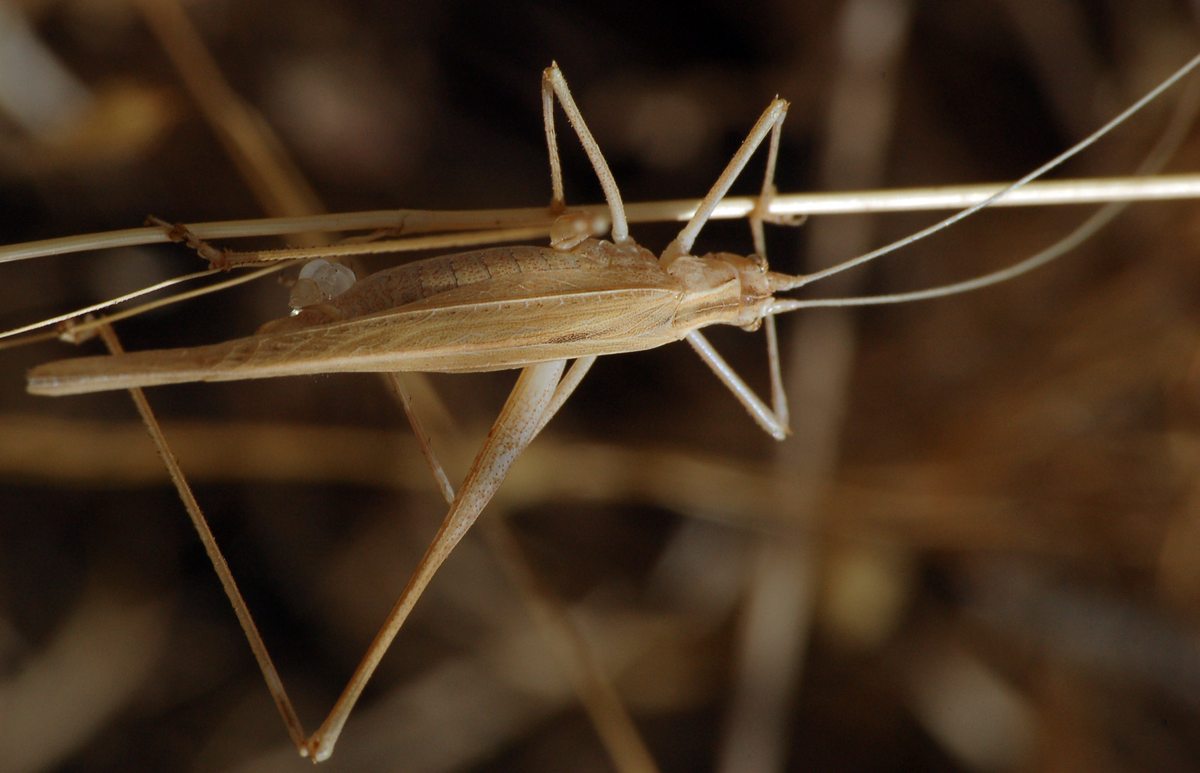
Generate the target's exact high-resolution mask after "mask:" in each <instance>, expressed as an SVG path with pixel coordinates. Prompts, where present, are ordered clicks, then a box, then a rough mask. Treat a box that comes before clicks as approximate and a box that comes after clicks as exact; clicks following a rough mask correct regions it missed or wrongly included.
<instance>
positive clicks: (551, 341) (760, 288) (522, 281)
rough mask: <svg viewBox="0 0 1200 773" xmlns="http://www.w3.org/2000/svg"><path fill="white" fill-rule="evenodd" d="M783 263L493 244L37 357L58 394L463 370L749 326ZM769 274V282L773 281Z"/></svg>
mask: <svg viewBox="0 0 1200 773" xmlns="http://www.w3.org/2000/svg"><path fill="white" fill-rule="evenodd" d="M789 279H790V278H789V277H785V276H784V275H779V274H774V273H773V272H768V271H767V270H766V267H765V264H764V263H763V262H761V261H757V260H753V259H751V258H744V257H740V256H737V255H733V254H730V253H719V254H716V255H705V256H704V257H692V256H684V257H681V258H678V259H676V260H675V261H674V262H673V263H672V264H671V265H670V266H668V267H667V268H665V269H664V268H663V267H662V266H661V265H660V263H659V260H658V258H656V257H655V256H654V255H653V253H651V252H650V251H648V250H646V249H644V248H642V247H639V246H637V245H636V244H634V243H633V242H628V243H626V244H623V245H616V244H613V243H612V242H608V241H600V240H596V239H587V240H585V241H583V242H582V243H580V244H579V245H577V246H575V247H573V248H571V249H570V250H557V249H553V248H548V247H528V246H521V247H497V248H493V249H487V250H477V251H473V252H466V253H461V254H457V255H445V256H440V257H436V258H430V259H427V260H423V261H418V262H415V263H410V264H407V265H403V266H399V267H396V268H393V269H388V270H385V271H381V272H378V273H376V274H372V275H371V276H368V277H366V278H365V279H363V280H362V281H359V282H357V283H355V285H354V286H353V287H351V288H350V289H349V290H347V291H346V292H344V293H342V294H340V295H338V296H336V297H334V298H332V299H330V300H328V301H326V302H324V303H320V304H317V305H315V306H310V307H307V308H305V309H303V310H301V311H300V312H299V313H298V314H297V315H295V316H292V317H287V318H284V319H281V320H278V321H276V322H271V323H267V324H266V325H264V326H263V329H262V331H260V333H259V334H257V335H254V336H250V337H247V338H242V339H237V340H232V341H227V342H223V343H219V344H212V345H209V346H200V347H193V348H182V349H171V350H162V351H145V352H135V353H131V354H125V355H120V356H116V357H106V356H98V357H86V358H76V359H70V360H63V361H60V362H55V363H49V364H47V365H43V366H41V367H38V368H35V369H34V370H33V371H32V372H31V373H30V377H29V390H30V391H31V392H34V393H36V394H46V395H64V394H75V393H80V392H93V391H98V390H105V389H121V388H128V387H134V386H150V385H156V384H172V383H180V382H188V381H228V380H234V379H245V378H265V377H270V376H293V375H302V374H311V373H328V372H333V371H430V372H469V371H486V370H502V369H508V368H518V367H524V366H526V365H531V364H534V363H537V362H545V361H547V360H556V359H573V358H577V357H583V356H588V355H601V354H615V353H618V352H627V351H636V350H641V349H649V348H653V347H656V346H661V345H663V344H666V343H670V342H673V341H678V340H681V339H682V338H684V337H685V336H686V335H687V333H688V332H689V331H691V330H693V329H696V328H699V327H703V326H705V325H711V324H715V323H728V324H734V325H740V326H743V327H753V326H756V325H757V324H758V323H759V321H761V319H762V318H763V315H764V313H765V311H766V308H767V306H768V305H769V303H770V302H771V300H772V289H773V287H777V286H787V285H788V284H789V282H788V280H789ZM773 281H774V285H773V284H772V282H773Z"/></svg>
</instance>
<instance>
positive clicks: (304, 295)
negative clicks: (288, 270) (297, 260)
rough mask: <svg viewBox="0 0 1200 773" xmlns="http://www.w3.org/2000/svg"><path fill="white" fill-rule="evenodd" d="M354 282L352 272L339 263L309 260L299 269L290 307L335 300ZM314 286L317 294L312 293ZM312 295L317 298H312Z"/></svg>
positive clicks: (295, 307) (302, 306) (297, 307)
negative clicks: (298, 276)
mask: <svg viewBox="0 0 1200 773" xmlns="http://www.w3.org/2000/svg"><path fill="white" fill-rule="evenodd" d="M355 280H356V277H355V276H354V272H353V271H351V270H350V269H349V268H347V267H346V266H343V265H342V264H340V263H330V262H329V261H327V260H322V259H320V258H318V259H316V260H310V261H309V262H308V263H306V264H305V265H304V268H302V269H300V278H299V280H298V281H297V282H296V287H295V288H294V290H293V292H292V298H291V306H292V308H294V309H299V308H304V307H305V306H312V305H314V304H316V303H323V302H324V301H327V300H329V299H330V298H336V297H337V296H339V295H341V294H342V293H344V292H346V291H347V290H349V289H350V288H351V287H353V286H354V282H355ZM314 286H315V289H316V290H317V291H318V292H317V293H314V292H313V289H314ZM297 290H300V292H297ZM314 295H319V297H317V298H314V297H313V296H314Z"/></svg>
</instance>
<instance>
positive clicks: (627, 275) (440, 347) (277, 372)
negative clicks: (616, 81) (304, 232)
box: [29, 65, 805, 760]
mask: <svg viewBox="0 0 1200 773" xmlns="http://www.w3.org/2000/svg"><path fill="white" fill-rule="evenodd" d="M555 97H557V98H558V100H559V102H560V104H561V105H562V108H563V110H564V112H565V113H566V115H567V117H568V119H569V120H570V122H571V124H572V126H574V128H575V130H576V133H577V134H578V135H579V138H580V140H581V142H582V143H583V146H584V149H585V151H586V152H587V155H588V158H589V159H590V160H591V163H592V166H593V168H594V169H595V171H596V174H597V176H598V177H599V178H600V182H601V185H602V187H603V189H604V194H605V198H606V200H607V203H608V206H609V210H610V212H611V223H612V226H611V237H612V240H611V241H605V240H599V239H594V238H587V237H585V236H583V235H579V229H578V228H577V227H576V226H578V225H579V224H580V223H579V220H578V218H574V217H572V215H570V214H569V213H566V214H564V215H563V216H562V218H560V223H559V224H558V225H559V227H558V228H557V229H556V233H561V234H562V236H561V237H560V238H556V239H555V240H554V243H553V244H552V246H549V247H536V246H516V247H496V248H492V249H483V250H476V251H471V252H464V253H459V254H455V255H445V256H441V257H435V258H430V259H427V260H422V261H417V262H414V263H409V264H406V265H402V266H399V267H397V268H393V269H390V270H386V271H381V272H379V273H376V274H373V275H371V276H368V277H366V278H365V279H363V280H361V281H358V282H356V283H354V284H353V286H351V287H350V288H349V289H348V290H346V291H345V292H343V293H341V294H338V295H336V296H334V297H330V298H327V299H321V300H319V301H318V302H317V303H315V304H312V305H309V306H307V307H305V308H302V309H300V310H299V311H298V313H296V314H295V315H294V316H291V317H287V318H284V319H281V320H278V321H276V322H273V323H268V324H267V325H265V326H263V328H262V329H261V330H260V331H259V332H258V333H257V334H256V335H253V336H249V337H247V338H241V339H236V340H232V341H227V342H223V343H218V344H212V345H209V346H198V347H190V348H181V349H167V350H156V351H143V352H133V353H128V354H120V355H116V356H97V357H82V358H75V359H69V360H61V361H58V362H51V363H48V364H45V365H42V366H39V367H37V368H34V369H33V371H31V372H30V374H29V391H30V392H32V393H34V394H44V395H67V394H78V393H85V392H96V391H102V390H111V389H126V388H136V387H143V386H152V385H159V384H175V383H183V382H193V381H229V380H236V379H256V378H267V377H272V376H289V375H301V374H313V373H330V372H339V371H357V372H363V371H370V372H403V371H426V372H449V373H462V372H473V371H491V370H505V369H511V368H522V369H523V370H522V372H521V374H520V376H519V378H518V379H517V383H516V385H515V386H514V388H513V391H512V393H511V394H510V395H509V398H508V400H507V402H506V403H505V405H504V407H503V408H502V409H501V411H500V415H499V417H498V418H497V419H496V421H495V424H494V425H493V427H492V430H491V432H490V433H489V434H488V437H487V439H486V440H485V441H484V444H483V447H482V449H481V450H480V451H479V454H478V455H477V457H476V459H475V461H474V463H473V464H472V466H471V469H470V471H469V472H468V473H467V476H466V478H465V480H464V481H463V482H462V485H461V486H460V487H459V489H458V493H457V495H456V496H455V497H454V500H453V503H452V504H451V506H450V509H449V512H448V513H447V515H446V517H445V519H444V521H443V523H442V526H441V528H440V529H439V530H438V533H437V535H436V536H435V537H434V538H433V541H432V542H431V543H430V545H429V548H428V549H427V551H426V553H425V555H424V557H423V558H422V559H421V562H420V563H419V564H418V566H417V568H416V570H415V571H414V573H413V575H412V577H411V579H410V580H409V582H408V585H407V586H406V587H405V588H404V590H403V591H402V593H401V595H400V598H399V600H398V601H397V602H396V605H395V606H394V608H393V609H392V611H391V613H390V614H389V615H388V617H387V620H386V621H385V623H384V625H383V627H382V629H381V630H380V632H379V633H378V635H377V636H376V638H375V640H374V641H373V642H372V644H371V646H370V648H369V649H368V651H367V654H366V656H365V657H364V659H363V661H362V663H361V664H360V665H359V667H358V669H357V670H356V671H355V673H354V675H353V676H352V677H351V679H350V681H349V683H348V684H347V686H346V688H345V690H344V692H343V693H342V695H341V697H340V698H339V699H338V701H337V703H336V704H335V706H334V708H333V709H332V711H331V712H330V714H329V716H328V717H327V718H326V720H325V722H324V723H323V724H322V725H321V727H320V728H318V729H317V731H316V732H315V733H314V734H313V735H311V736H308V737H306V736H305V735H304V733H303V731H302V730H301V729H300V727H299V723H298V720H296V715H295V712H294V710H293V709H292V708H291V705H290V701H289V700H288V698H287V696H286V694H284V693H283V691H282V685H280V684H279V682H278V677H277V675H275V674H274V673H270V674H268V675H267V681H268V685H269V686H270V688H271V690H272V692H273V694H274V696H275V698H276V702H277V704H278V705H279V706H280V710H281V713H282V714H283V716H284V719H285V722H286V723H287V724H288V727H289V731H290V732H291V734H292V737H293V739H294V740H296V741H297V745H298V747H299V749H300V752H301V753H302V754H304V755H307V756H310V757H311V758H312V759H314V760H322V759H326V758H327V757H328V756H329V755H330V754H331V753H332V751H333V747H334V744H335V743H336V741H337V738H338V735H339V734H340V732H341V729H342V727H343V725H344V724H345V722H346V718H347V716H348V715H349V713H350V711H351V709H352V708H353V706H354V703H355V702H356V700H357V698H358V696H359V694H360V693H361V691H362V689H363V686H364V685H365V684H366V682H367V680H368V679H369V678H370V676H371V674H372V672H373V671H374V669H375V667H376V665H377V664H378V662H379V660H380V659H381V658H382V656H383V654H384V652H385V651H386V650H387V648H388V646H389V644H390V643H391V641H392V639H393V638H394V637H395V635H396V632H397V631H398V630H399V628H400V626H401V625H402V624H403V622H404V620H405V618H406V617H407V616H408V614H409V612H410V610H411V609H412V608H413V606H414V604H415V603H416V601H417V599H418V598H419V597H420V596H421V594H422V592H423V591H424V589H425V587H426V585H428V583H429V581H430V580H431V579H432V577H433V575H434V573H435V572H436V571H437V570H438V568H439V567H440V566H441V564H442V563H443V561H445V559H446V557H447V556H448V555H449V554H450V552H451V551H452V550H453V549H454V547H455V546H456V545H457V544H458V542H459V540H461V539H462V537H463V535H464V534H465V533H466V532H467V530H468V529H469V528H470V527H471V525H472V524H473V523H474V522H475V520H476V519H477V518H478V517H479V515H480V513H481V512H482V511H483V509H484V507H485V506H486V505H487V503H488V501H489V500H490V499H491V497H492V495H493V494H494V493H495V491H496V490H497V488H498V487H499V485H500V483H501V481H502V480H503V479H504V477H505V475H506V474H507V472H508V470H509V468H510V467H511V465H512V463H513V462H514V461H515V460H516V458H517V457H518V456H519V455H520V454H521V451H522V450H523V449H524V448H525V446H527V445H528V444H529V443H530V441H532V440H533V437H534V436H535V435H536V434H537V432H538V431H539V430H540V429H541V428H542V427H543V426H544V425H545V424H546V422H547V421H549V420H550V418H551V417H552V416H553V415H554V413H555V412H556V411H557V410H558V409H559V407H561V405H562V404H563V402H564V401H565V400H566V399H567V398H568V397H569V396H570V394H571V393H572V391H573V390H574V389H575V387H576V386H577V385H578V384H579V382H580V380H581V379H582V377H583V376H584V374H585V373H586V372H587V370H588V368H589V367H590V366H591V365H592V363H593V362H594V361H595V358H596V357H597V356H599V355H602V354H616V353H619V352H630V351H637V350H642V349H650V348H653V347H656V346H661V345H663V344H667V343H671V342H674V341H680V340H686V341H688V343H690V344H691V345H692V347H693V348H694V349H695V350H696V351H697V352H698V353H699V354H700V356H701V357H702V358H703V359H704V361H705V362H707V363H708V365H709V366H710V367H711V368H712V369H713V371H714V372H715V373H716V374H717V376H718V377H719V378H720V379H721V380H722V381H723V382H724V383H725V384H726V385H727V386H729V388H730V389H731V390H732V391H733V393H734V395H735V396H736V397H737V398H738V400H739V401H741V403H742V404H743V405H744V406H745V407H746V408H747V410H748V411H749V412H750V414H751V415H752V416H753V417H754V418H755V420H756V421H757V422H758V423H759V424H760V425H761V426H762V427H763V428H764V429H765V430H766V431H767V432H769V433H770V434H771V435H772V436H773V437H775V438H777V439H782V438H784V437H785V436H786V434H787V409H786V402H785V398H784V394H783V390H782V387H781V380H780V378H779V358H778V354H777V351H776V339H775V335H774V331H773V327H772V324H773V317H772V316H771V314H772V305H773V304H774V303H775V298H774V293H775V292H777V291H780V290H786V289H791V288H794V287H798V286H800V285H801V284H803V283H804V282H805V278H804V277H797V276H789V275H786V274H780V273H775V272H772V271H770V270H768V268H767V264H766V261H765V260H764V259H762V258H760V257H758V256H749V257H744V256H740V255H734V254H731V253H715V254H708V255H703V256H696V255H693V254H692V245H693V243H694V242H695V239H696V236H697V234H698V233H699V231H700V229H701V227H702V226H703V225H704V224H705V222H706V221H707V220H708V218H709V216H710V215H711V214H712V212H713V210H714V209H715V207H716V206H717V204H718V203H719V202H720V201H721V199H722V198H723V197H724V196H725V194H726V193H727V192H728V190H729V188H730V186H731V185H732V183H733V181H734V180H735V179H736V178H737V176H738V174H739V173H740V172H741V170H742V169H743V167H744V166H745V165H746V163H747V161H748V160H749V158H750V156H751V155H752V154H753V153H754V151H755V150H756V149H757V148H758V147H759V145H760V144H761V143H762V141H763V140H764V139H765V138H766V137H767V135H768V134H769V135H770V136H771V142H770V146H769V147H770V156H769V159H768V163H767V172H766V176H765V178H764V180H763V186H762V193H761V197H760V203H759V207H758V208H757V210H756V213H755V217H754V218H753V222H754V224H755V228H754V233H755V242H756V248H757V249H758V250H759V253H760V254H761V252H762V246H761V245H762V229H761V223H762V221H763V219H765V213H766V212H767V204H768V202H769V199H770V197H771V195H772V193H773V184H772V178H773V173H774V166H775V158H776V154H777V149H778V144H779V134H780V127H781V126H782V124H783V120H784V117H785V115H786V114H787V103H786V102H785V101H783V100H781V99H775V100H773V101H772V102H771V104H770V105H769V106H768V107H767V109H766V110H765V111H764V112H763V114H762V116H761V117H760V118H759V120H758V122H757V123H756V124H755V125H754V128H753V129H752V130H751V132H750V135H749V136H748V137H747V138H746V140H745V142H743V144H742V146H741V148H740V149H739V150H738V152H737V153H736V154H735V155H734V157H733V158H732V160H731V161H730V163H729V165H728V166H727V167H726V169H725V171H724V172H723V173H722V174H721V176H720V177H719V178H718V180H717V182H716V183H715V184H714V185H713V187H712V190H710V191H709V193H708V195H707V196H706V197H705V198H704V200H703V202H702V203H701V205H700V207H699V208H698V209H697V211H696V213H695V214H694V215H693V216H692V218H691V220H690V221H689V222H688V223H687V225H686V226H684V228H683V229H682V230H681V231H680V233H679V235H678V236H677V237H676V238H675V240H674V241H672V242H671V244H670V245H668V247H667V248H666V250H664V251H663V253H662V255H661V256H655V255H654V254H653V253H652V252H650V251H649V250H647V249H645V248H644V247H641V246H639V245H638V244H637V243H636V242H634V240H633V239H632V238H631V237H630V236H629V228H628V225H627V222H626V218H625V211H624V206H623V204H622V201H621V195H620V192H619V191H618V189H617V185H616V182H615V181H614V179H613V177H612V173H611V172H610V171H609V168H608V164H607V163H606V162H605V160H604V157H603V155H602V154H601V152H600V149H599V147H598V146H597V145H596V142H595V140H594V139H593V138H592V135H591V132H590V131H589V130H588V128H587V125H586V124H585V122H584V120H583V117H582V115H580V113H579V110H578V108H577V107H576V105H575V103H574V100H573V99H572V97H571V93H570V91H569V89H568V88H567V84H566V81H565V80H564V78H563V76H562V73H561V72H560V71H559V69H558V67H557V66H556V65H552V66H551V67H549V68H548V69H547V70H546V71H545V73H544V74H543V78H542V102H543V112H544V117H545V128H546V139H547V146H548V149H549V154H550V171H551V181H552V189H553V199H552V205H551V206H552V208H553V209H554V210H555V211H559V212H564V213H565V204H564V197H563V186H562V172H561V166H560V162H559V157H558V146H557V139H556V136H555V131H554V114H553V105H554V98H555ZM175 236H176V237H177V238H180V239H182V240H186V241H189V242H191V243H193V245H194V246H196V247H198V248H199V249H200V251H201V254H203V255H207V256H208V257H210V258H212V259H214V260H215V261H220V260H226V261H227V262H230V261H229V256H227V255H226V254H225V253H223V252H220V251H216V250H214V249H213V248H211V247H210V246H208V245H205V244H202V243H199V242H198V240H195V239H194V237H191V236H190V234H188V233H187V232H186V230H185V229H177V231H176V233H175ZM334 253H335V254H336V250H334ZM764 321H765V322H766V325H767V329H768V334H769V335H768V345H769V349H770V363H771V371H772V379H771V383H772V405H771V406H767V405H766V404H765V403H764V402H763V401H762V400H761V399H760V398H758V397H757V396H756V395H755V394H754V393H753V391H752V390H751V389H750V388H749V387H748V386H747V385H746V384H745V382H744V381H742V379H741V378H740V377H739V376H738V375H737V374H736V373H734V371H733V370H732V368H731V367H730V366H729V365H728V364H726V362H725V361H724V360H723V359H722V358H721V357H720V355H718V354H717V353H716V351H715V350H714V349H713V347H712V346H711V345H710V344H709V343H708V341H707V340H706V339H705V338H704V337H703V335H702V334H701V333H700V332H699V329H700V328H702V327H705V326H708V325H713V324H730V325H736V326H739V327H742V328H746V329H750V330H753V329H757V328H758V327H759V326H760V325H762V324H763V323H764ZM567 360H574V364H573V366H572V367H571V369H570V370H569V371H567V372H566V374H565V375H564V371H565V366H566V361H567ZM247 635H248V636H250V637H251V638H252V639H257V633H253V632H252V631H250V630H247ZM271 670H272V671H273V669H271Z"/></svg>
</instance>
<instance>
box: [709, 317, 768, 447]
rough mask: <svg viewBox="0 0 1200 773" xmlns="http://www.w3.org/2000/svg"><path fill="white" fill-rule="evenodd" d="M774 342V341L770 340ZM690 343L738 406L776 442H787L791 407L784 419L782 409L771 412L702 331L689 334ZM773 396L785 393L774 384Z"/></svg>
mask: <svg viewBox="0 0 1200 773" xmlns="http://www.w3.org/2000/svg"><path fill="white" fill-rule="evenodd" d="M769 340H770V339H769ZM687 342H688V343H689V344H691V345H692V348H693V349H695V350H696V354H699V355H700V359H702V360H704V364H705V365H707V366H708V367H709V368H711V369H712V372H713V373H715V374H716V375H717V378H719V379H721V383H722V384H724V385H725V386H726V387H728V388H729V391H730V392H733V396H734V397H736V398H737V399H738V402H739V403H741V404H742V406H743V407H744V408H745V409H746V410H747V411H748V412H749V413H750V417H751V418H752V419H754V421H755V423H757V424H758V426H760V427H762V428H763V430H764V431H765V432H766V433H767V434H769V435H770V436H771V437H773V438H775V439H776V440H783V439H785V438H786V437H787V436H788V433H789V432H790V430H789V429H788V426H787V407H786V405H785V406H783V411H782V416H781V415H780V410H779V405H778V404H777V405H776V406H775V407H774V408H768V407H767V405H766V403H764V402H763V401H762V399H761V398H759V396H758V395H756V394H754V390H752V389H751V388H750V385H749V384H747V383H746V382H745V381H743V380H742V377H741V376H739V375H738V374H737V372H736V371H734V369H733V366H731V365H730V364H729V363H728V362H726V361H725V358H724V357H722V356H721V355H720V354H718V353H717V350H716V349H714V348H713V345H712V344H710V343H709V342H708V339H707V338H705V337H704V336H703V335H702V334H701V333H700V332H699V331H698V330H693V331H692V332H690V333H688V334H687ZM778 356H779V355H778V352H776V353H775V357H776V362H778ZM771 390H772V392H776V394H782V393H783V389H782V387H780V388H779V389H778V390H776V386H775V384H774V383H772V385H771Z"/></svg>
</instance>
